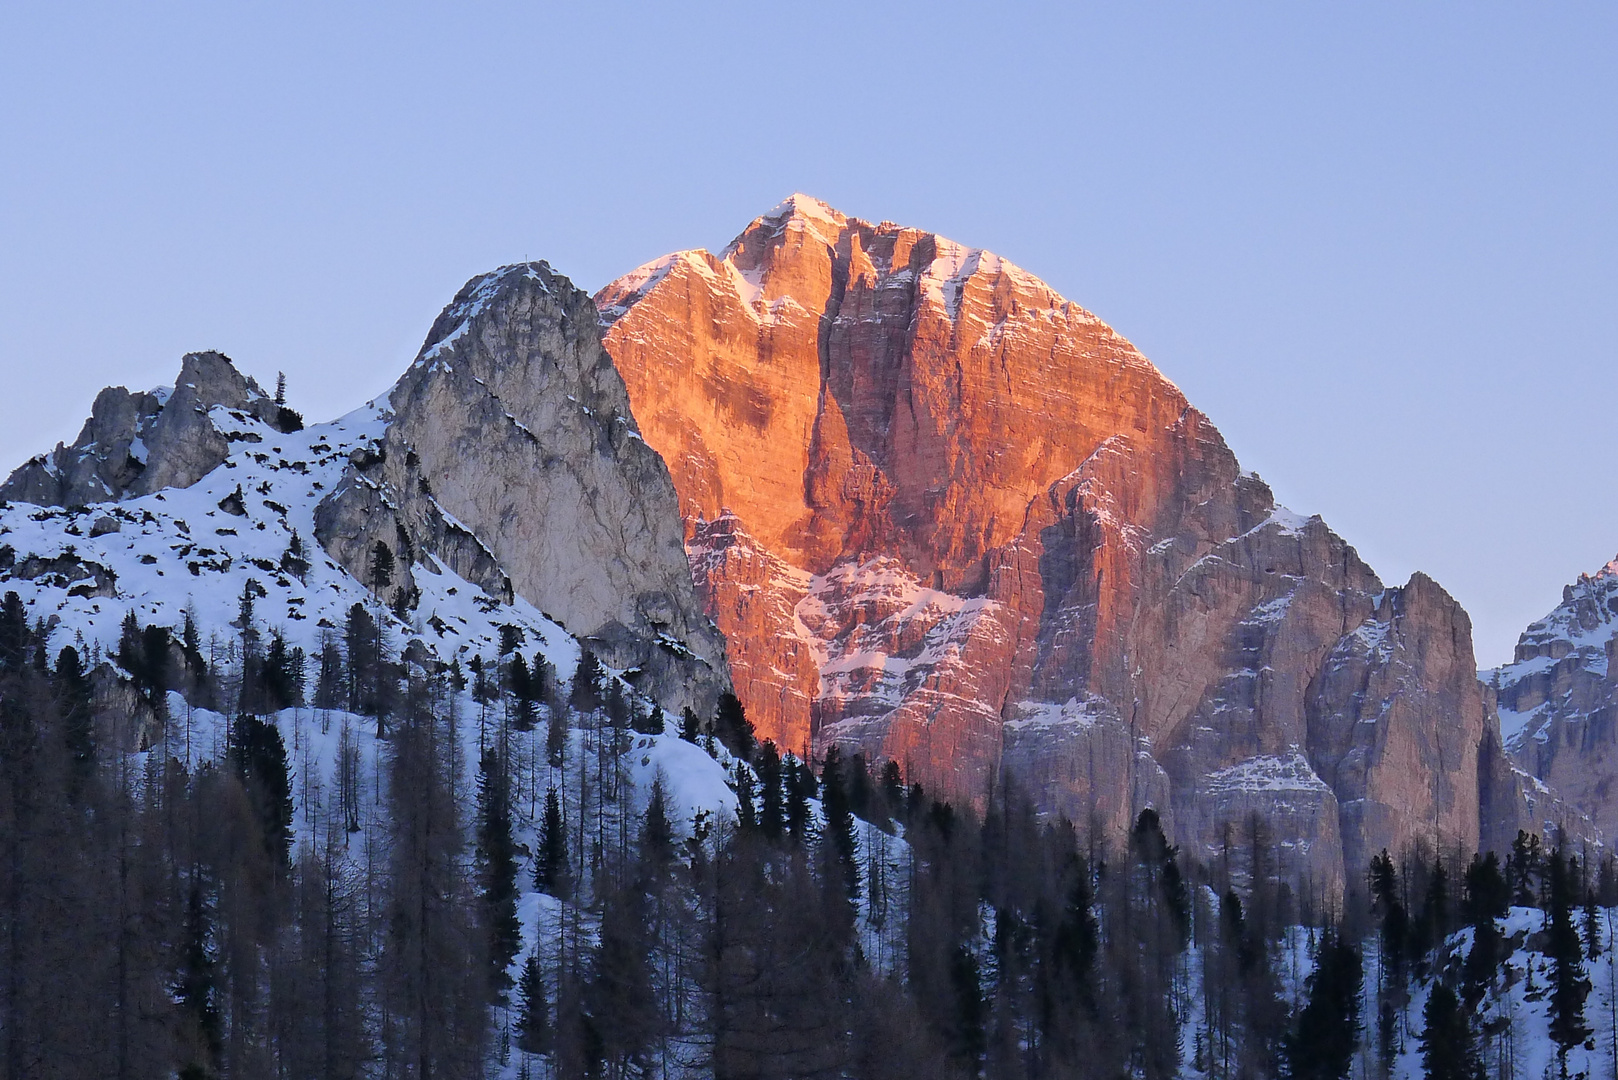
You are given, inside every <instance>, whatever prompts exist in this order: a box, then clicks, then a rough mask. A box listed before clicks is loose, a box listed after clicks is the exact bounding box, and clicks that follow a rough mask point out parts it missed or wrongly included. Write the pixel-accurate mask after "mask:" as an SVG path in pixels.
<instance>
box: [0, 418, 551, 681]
mask: <svg viewBox="0 0 1618 1080" xmlns="http://www.w3.org/2000/svg"><path fill="white" fill-rule="evenodd" d="M213 419H214V420H215V423H216V425H217V426H219V427H220V430H221V431H223V432H225V433H226V435H227V437H228V438H230V439H231V453H230V456H229V457H228V458H227V459H226V461H225V462H224V464H222V465H221V466H219V467H218V468H216V469H215V470H214V471H212V472H211V473H209V474H208V475H207V476H205V477H203V478H202V480H200V481H199V482H197V483H196V484H194V485H192V486H191V487H188V488H168V489H165V490H163V491H158V492H154V493H153V494H151V495H145V496H140V497H137V498H130V499H124V500H121V501H118V502H108V503H98V504H93V505H91V506H87V507H83V508H75V509H60V508H52V507H37V506H33V505H31V504H27V503H13V504H11V505H9V506H7V507H5V508H4V509H3V510H0V562H3V561H4V560H5V558H6V554H5V553H6V552H8V551H9V552H10V556H9V558H10V561H11V565H10V568H9V569H6V570H5V571H4V572H3V573H0V578H3V579H4V580H3V582H0V585H3V588H4V589H6V590H15V591H16V592H17V594H18V595H19V596H20V597H21V599H22V601H23V604H24V606H25V608H26V610H27V612H28V615H29V619H30V621H38V620H44V621H45V623H46V625H47V627H49V629H50V633H51V637H50V647H51V650H52V651H53V652H54V651H56V650H59V649H61V648H62V646H64V645H69V644H78V645H80V646H81V648H87V649H88V651H89V652H90V653H92V654H94V653H95V652H96V651H97V650H99V652H100V654H102V655H105V654H106V653H108V652H110V651H111V650H112V649H113V648H114V647H115V646H116V645H117V642H118V637H119V627H120V624H121V622H122V620H123V618H124V616H125V614H126V613H128V612H130V611H134V612H135V614H136V616H137V618H139V620H140V621H141V622H142V623H143V624H145V623H155V624H158V625H163V626H168V627H171V628H178V627H180V626H181V625H182V624H183V622H184V620H185V616H186V612H187V611H188V610H189V611H190V612H191V614H192V616H193V618H194V619H195V621H196V623H197V625H198V629H199V632H200V633H201V635H202V638H203V641H204V642H205V643H206V642H207V640H208V638H209V636H210V635H216V636H217V637H218V638H219V639H221V640H223V641H229V640H230V639H231V638H232V637H233V636H234V634H235V631H234V630H232V629H231V622H232V620H234V619H235V618H236V617H237V605H238V599H239V597H240V596H241V595H242V592H243V590H244V589H245V588H247V584H248V582H249V581H253V582H256V583H257V584H258V585H259V586H260V587H261V588H262V589H263V590H264V591H265V595H264V596H263V598H262V599H260V600H259V602H258V613H259V617H260V619H261V620H262V621H263V622H264V623H265V624H266V625H267V626H268V627H270V628H273V629H275V630H277V631H278V632H280V633H281V634H282V636H283V637H284V638H285V639H286V641H287V643H288V645H289V646H296V647H301V648H302V649H303V650H304V651H305V653H306V654H308V655H310V656H313V655H316V654H318V652H319V649H320V646H321V641H322V636H323V635H324V634H327V633H331V632H335V630H336V628H338V627H341V626H342V625H343V620H344V619H345V617H346V614H347V612H348V610H349V608H351V607H352V606H353V605H354V604H356V603H359V604H368V605H369V604H371V603H372V602H373V597H372V595H371V593H370V592H369V590H367V589H366V588H365V587H364V586H363V585H362V584H360V583H359V582H358V581H356V580H354V578H352V577H351V576H350V575H349V574H348V573H347V572H345V571H344V570H343V569H342V568H341V567H339V566H338V565H337V564H336V563H335V562H333V561H332V560H331V559H330V558H329V557H328V556H327V555H326V553H325V552H324V551H322V550H321V549H320V546H319V544H318V543H317V542H316V541H315V539H314V511H315V506H316V504H318V503H319V501H320V499H321V498H323V497H324V496H325V494H326V493H327V492H329V491H331V490H332V488H334V487H335V486H336V484H337V482H338V480H339V478H340V477H341V476H342V472H343V468H344V466H345V465H346V464H347V463H348V461H349V457H350V455H351V454H357V453H364V452H367V451H368V450H369V449H370V448H372V447H374V445H375V443H376V441H377V440H378V439H379V438H380V436H381V432H382V427H383V423H384V421H385V413H384V412H383V410H382V409H381V408H380V406H379V405H378V404H377V403H374V402H373V403H371V404H368V405H366V406H364V407H362V408H360V409H358V410H356V411H354V412H352V413H350V414H348V415H347V416H344V417H341V418H340V419H337V420H334V421H331V422H329V423H325V424H317V425H315V426H313V427H310V428H307V429H305V430H303V431H298V432H293V433H290V434H283V433H281V432H279V431H276V430H275V429H273V428H271V427H269V426H268V425H266V424H263V423H261V422H259V421H258V420H255V419H253V418H252V417H250V416H245V415H244V414H238V413H228V412H227V411H226V410H223V409H215V410H214V417H213ZM294 532H296V533H297V535H298V536H299V538H300V540H301V541H302V543H303V547H304V558H305V559H307V560H308V563H309V568H308V570H307V572H306V573H304V574H303V575H302V576H301V577H300V576H298V575H295V574H293V573H290V572H288V571H286V570H283V569H282V559H283V557H284V556H285V555H286V554H287V552H288V549H289V548H290V547H291V543H292V535H293V533H294ZM418 569H420V570H422V571H424V572H422V573H419V574H418V575H417V581H418V583H419V585H420V588H421V590H422V595H421V602H420V604H419V605H418V607H417V609H416V611H415V612H413V613H412V616H411V618H410V620H409V621H405V620H401V619H399V618H397V617H395V616H391V615H388V614H387V613H386V612H385V611H384V612H383V614H384V615H385V617H386V618H385V621H386V624H387V629H388V632H389V633H390V634H391V635H392V636H393V638H394V639H395V640H399V639H403V638H406V637H409V638H415V639H419V640H422V641H423V643H424V644H425V645H426V646H427V647H428V648H429V650H430V651H431V652H433V653H434V654H436V655H439V656H441V657H442V658H443V659H444V660H445V662H448V661H449V660H450V659H451V658H452V657H455V656H460V657H461V658H462V659H463V661H465V660H467V659H469V658H470V657H471V656H475V655H482V656H486V657H492V656H495V655H497V654H498V649H499V626H500V625H501V624H504V623H511V624H514V625H517V626H520V627H521V628H522V629H523V630H524V632H525V633H526V634H527V635H529V636H530V637H531V640H533V641H535V642H538V643H539V644H540V647H541V649H542V650H543V651H544V652H545V653H546V655H547V658H549V659H550V660H551V662H552V663H554V664H556V665H557V668H558V670H561V671H569V670H571V667H572V665H573V664H575V663H576V662H577V657H578V646H577V644H576V643H575V642H574V641H573V639H572V638H571V637H570V636H569V635H568V634H567V632H566V631H565V630H563V629H562V628H561V627H560V626H558V625H556V624H555V623H554V622H552V621H551V620H550V619H548V618H546V617H545V616H544V615H543V614H541V613H540V612H539V611H537V610H535V609H534V608H533V607H532V605H529V604H528V603H527V602H525V601H522V600H518V601H517V602H516V603H515V604H512V605H510V606H509V607H507V606H505V605H503V604H500V603H498V602H497V601H496V599H495V598H493V597H490V596H488V595H486V594H485V593H484V592H483V591H482V590H481V589H479V588H478V587H477V586H475V585H472V584H470V583H468V582H466V581H465V580H463V579H461V578H460V577H458V576H457V575H455V574H454V573H452V572H450V571H449V570H447V569H445V568H444V567H443V565H442V564H440V563H439V562H438V561H437V559H435V558H431V557H429V559H428V560H427V561H426V562H424V563H422V564H419V566H418Z"/></svg>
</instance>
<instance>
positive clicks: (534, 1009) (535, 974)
mask: <svg viewBox="0 0 1618 1080" xmlns="http://www.w3.org/2000/svg"><path fill="white" fill-rule="evenodd" d="M517 1000H518V1014H517V1049H519V1050H521V1051H522V1052H523V1053H525V1054H540V1053H544V1051H545V1050H546V1048H547V1047H548V1046H549V1044H550V1024H549V1021H550V1002H548V1001H547V1000H546V999H545V979H544V976H543V975H542V974H541V972H540V968H539V951H538V950H537V949H536V950H535V951H533V952H531V953H529V954H528V958H527V959H525V960H524V961H523V963H522V979H521V980H520V981H519V982H518V984H517Z"/></svg>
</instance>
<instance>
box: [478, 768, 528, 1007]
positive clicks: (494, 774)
mask: <svg viewBox="0 0 1618 1080" xmlns="http://www.w3.org/2000/svg"><path fill="white" fill-rule="evenodd" d="M477 859H478V868H479V871H480V878H481V882H480V884H481V891H482V900H483V919H482V923H483V926H484V927H485V928H486V930H487V933H488V936H489V945H488V960H489V989H490V992H491V995H492V997H493V998H494V999H495V1000H498V1001H503V1000H505V996H506V991H507V990H508V989H510V987H511V976H510V975H509V974H508V973H507V969H508V968H509V967H510V966H511V962H512V960H514V959H515V958H516V956H517V951H518V949H520V948H521V947H522V924H521V923H520V922H518V920H517V845H516V842H515V841H514V840H513V839H512V835H511V773H510V767H509V763H508V762H507V760H506V756H505V754H504V753H503V752H502V751H500V750H498V749H496V748H494V747H490V748H489V749H486V750H485V751H484V752H483V755H482V757H481V759H480V760H479V762H478V845H477Z"/></svg>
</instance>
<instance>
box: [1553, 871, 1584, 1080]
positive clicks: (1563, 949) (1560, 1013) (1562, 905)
mask: <svg viewBox="0 0 1618 1080" xmlns="http://www.w3.org/2000/svg"><path fill="white" fill-rule="evenodd" d="M1545 874H1546V879H1547V886H1548V889H1549V901H1550V903H1549V910H1548V911H1547V912H1546V919H1545V923H1546V926H1545V930H1546V938H1547V941H1546V946H1545V953H1546V955H1547V956H1548V957H1550V961H1551V992H1550V1007H1551V1008H1550V1013H1551V1017H1550V1035H1551V1041H1552V1042H1554V1043H1555V1044H1556V1058H1557V1062H1558V1065H1559V1067H1560V1069H1561V1074H1562V1075H1563V1076H1564V1077H1565V1076H1567V1054H1568V1051H1569V1050H1571V1049H1573V1047H1575V1046H1577V1045H1579V1044H1580V1043H1582V1042H1584V1040H1586V1039H1588V1038H1589V1037H1590V1028H1589V1026H1588V1025H1587V1024H1586V1023H1585V1020H1584V999H1585V997H1586V996H1587V995H1588V994H1589V993H1590V981H1589V980H1588V979H1586V978H1585V977H1584V964H1583V959H1584V947H1583V944H1582V943H1581V942H1580V941H1579V932H1578V930H1576V929H1575V928H1574V926H1573V904H1574V897H1575V890H1576V888H1577V885H1576V882H1575V880H1574V876H1573V874H1572V873H1571V872H1570V870H1569V867H1568V864H1567V860H1566V859H1565V858H1564V857H1563V855H1562V851H1561V849H1560V848H1557V849H1554V850H1552V852H1551V855H1550V858H1549V859H1548V860H1547V863H1546V870H1545Z"/></svg>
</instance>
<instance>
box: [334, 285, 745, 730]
mask: <svg viewBox="0 0 1618 1080" xmlns="http://www.w3.org/2000/svg"><path fill="white" fill-rule="evenodd" d="M387 409H388V416H387V418H386V422H385V426H384V428H383V431H382V434H381V436H380V438H379V439H378V440H377V442H376V443H375V444H374V445H373V446H370V447H367V448H365V449H362V450H358V451H356V452H355V453H354V454H352V455H351V456H350V459H349V465H348V467H347V468H346V469H345V470H344V473H343V476H342V479H341V481H340V482H339V483H338V484H337V485H336V488H335V490H333V491H332V492H331V493H330V494H329V495H328V496H327V497H326V498H325V499H324V500H323V501H322V503H321V504H320V507H319V509H318V511H317V514H316V525H317V528H316V534H317V536H318V537H319V539H320V541H321V543H322V544H323V545H324V546H325V547H326V550H327V551H329V552H330V553H331V554H332V556H333V558H335V559H336V560H337V561H338V562H339V563H341V564H342V565H343V566H344V567H346V568H347V569H348V570H349V572H350V573H351V574H352V575H353V576H354V577H356V578H358V579H360V580H362V581H368V580H370V579H369V576H368V575H369V574H370V572H371V560H372V558H373V554H374V552H375V548H376V545H377V544H378V543H382V544H384V545H386V546H387V548H388V549H389V551H390V552H391V553H392V554H393V557H394V562H395V565H396V566H397V567H399V568H400V570H399V571H397V572H396V574H395V579H394V581H393V583H392V584H390V585H389V586H388V589H387V593H388V596H389V598H390V599H397V598H399V597H400V595H401V592H402V594H403V599H404V602H405V603H406V604H408V603H409V595H410V591H411V590H412V589H414V588H416V587H417V585H418V580H419V575H417V574H416V573H415V572H414V571H412V570H411V569H410V568H411V566H412V565H413V564H415V563H417V562H418V561H419V560H422V559H425V558H428V557H432V558H436V559H437V560H440V561H442V563H443V564H444V565H445V566H447V567H448V568H450V569H451V570H453V571H454V572H455V573H457V574H459V575H461V576H463V577H465V578H466V579H467V580H469V581H474V582H476V583H477V584H478V585H479V586H480V587H482V588H483V589H484V590H485V591H486V592H488V593H489V594H491V595H495V596H499V597H502V598H503V599H507V600H509V599H512V598H521V599H522V600H525V601H527V602H528V603H531V604H532V605H534V606H535V607H536V608H538V609H539V610H541V611H544V612H546V613H547V614H548V615H549V616H550V617H552V618H554V619H556V620H557V621H558V622H560V623H561V624H562V625H564V626H566V627H567V628H568V630H569V631H570V632H571V633H573V634H575V635H576V636H578V637H580V638H585V639H588V640H589V642H590V643H591V647H592V648H593V649H595V650H596V651H597V652H598V654H600V655H601V657H602V659H603V660H604V661H605V662H606V663H608V664H609V665H611V666H613V667H616V668H621V669H629V671H630V672H631V674H630V676H629V677H630V678H631V680H632V681H634V682H635V684H636V685H637V687H638V688H640V689H641V690H643V691H644V692H646V693H648V694H649V695H650V696H652V697H653V698H655V699H656V700H658V701H659V702H661V703H662V704H663V706H664V707H665V708H667V709H669V710H671V711H673V712H675V713H676V714H677V713H678V712H679V710H680V709H681V708H684V707H686V706H691V707H693V708H695V709H696V710H697V712H698V713H700V714H702V715H711V713H712V710H713V707H714V704H715V702H716V701H717V699H718V695H719V694H720V692H721V691H723V690H725V689H727V688H728V687H729V677H728V673H727V668H726V664H725V654H724V639H723V638H722V637H721V636H720V635H719V633H718V631H716V630H715V629H714V627H713V624H712V623H711V622H710V621H709V619H708V618H707V616H706V615H705V614H704V613H703V611H702V607H701V604H700V603H699V602H698V601H697V599H696V598H695V595H694V594H693V591H692V585H691V570H690V567H689V565H688V563H687V562H686V558H685V552H684V549H683V547H682V539H683V537H682V535H681V529H680V517H679V509H678V504H677V502H676V498H675V493H674V485H673V484H672V482H671V481H670V479H669V473H668V469H667V468H666V467H665V466H664V464H663V461H662V459H661V458H659V457H658V455H657V453H656V452H655V451H653V450H652V449H651V448H649V447H648V446H647V445H646V443H645V441H644V440H642V439H641V437H640V433H639V431H638V429H637V427H636V424H635V418H634V416H633V415H632V414H631V412H630V407H629V397H628V395H627V393H626V392H625V390H624V383H623V379H622V378H620V377H619V375H618V372H617V371H616V370H615V369H614V368H613V364H612V359H611V358H610V357H609V356H608V355H607V353H606V352H605V351H604V350H603V349H602V347H601V337H600V330H599V328H598V325H597V322H596V313H595V308H594V306H593V305H592V304H591V302H590V298H589V296H587V295H586V294H585V293H583V292H581V291H580V290H579V289H577V288H575V287H574V286H573V284H572V283H571V282H569V281H568V280H567V279H566V278H565V277H562V276H561V275H559V274H556V273H554V272H553V271H552V270H551V269H550V267H549V266H547V265H546V264H544V263H527V264H523V265H519V266H509V267H504V268H502V269H500V270H496V271H494V272H492V273H489V274H485V275H482V276H481V277H478V278H474V279H473V280H472V281H471V282H469V283H468V284H467V285H466V286H465V288H463V289H462V290H461V292H460V293H459V294H458V295H457V296H456V298H455V300H454V301H453V302H452V303H451V304H450V305H449V307H447V308H446V309H445V310H444V313H443V314H442V315H440V316H439V318H438V320H437V322H436V323H434V325H433V328H432V330H431V331H430V332H429V334H428V335H427V340H426V343H425V344H424V345H423V347H422V350H421V353H420V355H419V356H418V357H417V359H416V362H415V363H414V364H413V365H411V367H410V369H409V370H408V371H407V372H406V373H405V374H404V376H403V377H402V378H401V379H400V380H399V382H398V383H397V384H396V385H395V386H394V388H393V390H392V392H391V393H390V394H389V395H388V398H387Z"/></svg>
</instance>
